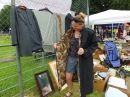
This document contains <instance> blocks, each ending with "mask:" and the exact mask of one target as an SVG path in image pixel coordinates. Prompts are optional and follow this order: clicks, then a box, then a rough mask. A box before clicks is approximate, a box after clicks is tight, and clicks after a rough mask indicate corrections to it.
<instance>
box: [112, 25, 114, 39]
mask: <svg viewBox="0 0 130 97" xmlns="http://www.w3.org/2000/svg"><path fill="white" fill-rule="evenodd" d="M113 36H114V33H113V23H112V40H113V38H114V37H113Z"/></svg>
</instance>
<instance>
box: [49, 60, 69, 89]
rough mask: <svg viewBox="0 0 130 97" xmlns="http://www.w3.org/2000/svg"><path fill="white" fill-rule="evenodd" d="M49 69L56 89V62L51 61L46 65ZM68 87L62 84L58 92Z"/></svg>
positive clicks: (57, 83)
mask: <svg viewBox="0 0 130 97" xmlns="http://www.w3.org/2000/svg"><path fill="white" fill-rule="evenodd" d="M48 65H49V67H50V70H51V72H52V75H53V77H54V80H55V83H56V85H57V87H59V82H58V73H57V68H56V60H54V61H52V62H49V63H48ZM67 87H68V86H67V84H64V85H63V86H62V88H61V90H60V91H63V90H64V89H66V88H67Z"/></svg>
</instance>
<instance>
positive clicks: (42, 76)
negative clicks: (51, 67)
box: [34, 70, 54, 97]
mask: <svg viewBox="0 0 130 97" xmlns="http://www.w3.org/2000/svg"><path fill="white" fill-rule="evenodd" d="M34 77H35V80H36V83H37V87H38V90H39V94H40V97H47V96H48V95H51V94H53V93H54V87H53V84H52V80H51V77H50V75H49V72H48V70H46V71H43V72H40V73H36V74H35V75H34Z"/></svg>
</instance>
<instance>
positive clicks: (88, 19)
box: [87, 0, 89, 28]
mask: <svg viewBox="0 0 130 97" xmlns="http://www.w3.org/2000/svg"><path fill="white" fill-rule="evenodd" d="M87 27H88V28H89V0H87Z"/></svg>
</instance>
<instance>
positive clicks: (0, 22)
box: [0, 5, 11, 32]
mask: <svg viewBox="0 0 130 97" xmlns="http://www.w3.org/2000/svg"><path fill="white" fill-rule="evenodd" d="M10 9H11V6H10V5H5V6H4V7H3V8H2V9H1V11H0V31H1V30H2V31H4V32H8V30H9V27H10Z"/></svg>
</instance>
